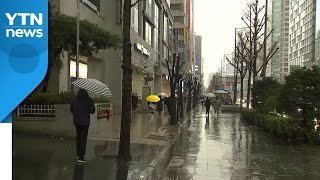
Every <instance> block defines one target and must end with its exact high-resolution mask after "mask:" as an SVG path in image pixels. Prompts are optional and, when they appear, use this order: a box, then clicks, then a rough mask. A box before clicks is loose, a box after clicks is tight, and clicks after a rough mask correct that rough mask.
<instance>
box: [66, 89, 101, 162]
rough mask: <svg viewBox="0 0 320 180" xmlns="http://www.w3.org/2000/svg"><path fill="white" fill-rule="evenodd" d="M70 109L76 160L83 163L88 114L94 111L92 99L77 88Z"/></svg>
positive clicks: (88, 120) (84, 91) (88, 124)
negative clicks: (73, 127) (74, 135)
mask: <svg viewBox="0 0 320 180" xmlns="http://www.w3.org/2000/svg"><path fill="white" fill-rule="evenodd" d="M70 111H71V112H72V115H73V124H74V126H75V127H76V131H77V156H78V161H77V162H78V163H84V162H86V160H85V158H84V156H85V154H86V147H87V138H88V130H89V126H90V114H94V113H95V111H96V109H95V106H94V103H93V100H92V98H90V96H89V94H88V92H87V91H86V90H84V89H79V90H78V92H77V95H76V97H75V98H74V99H73V100H72V102H71V105H70Z"/></svg>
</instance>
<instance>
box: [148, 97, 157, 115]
mask: <svg viewBox="0 0 320 180" xmlns="http://www.w3.org/2000/svg"><path fill="white" fill-rule="evenodd" d="M146 100H147V101H148V103H147V105H148V108H149V113H150V114H153V110H155V109H156V107H157V102H159V101H160V98H159V97H158V96H156V95H150V96H148V97H147V98H146Z"/></svg>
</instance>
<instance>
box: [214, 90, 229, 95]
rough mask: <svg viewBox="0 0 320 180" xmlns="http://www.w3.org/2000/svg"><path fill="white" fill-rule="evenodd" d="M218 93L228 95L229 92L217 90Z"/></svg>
mask: <svg viewBox="0 0 320 180" xmlns="http://www.w3.org/2000/svg"><path fill="white" fill-rule="evenodd" d="M216 93H217V94H228V91H225V90H221V89H220V90H217V91H216Z"/></svg>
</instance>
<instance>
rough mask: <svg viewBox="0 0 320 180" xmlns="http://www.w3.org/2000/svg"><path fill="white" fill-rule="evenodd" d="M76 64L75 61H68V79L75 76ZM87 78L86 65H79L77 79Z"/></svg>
mask: <svg viewBox="0 0 320 180" xmlns="http://www.w3.org/2000/svg"><path fill="white" fill-rule="evenodd" d="M76 69H77V64H76V61H70V77H76V76H77V71H76ZM87 77H88V65H87V64H84V63H79V78H87Z"/></svg>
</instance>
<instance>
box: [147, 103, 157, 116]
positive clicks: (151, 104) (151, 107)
mask: <svg viewBox="0 0 320 180" xmlns="http://www.w3.org/2000/svg"><path fill="white" fill-rule="evenodd" d="M147 105H148V109H149V114H153V110H154V109H155V106H156V105H155V104H154V103H152V102H149V101H148V103H147Z"/></svg>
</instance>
